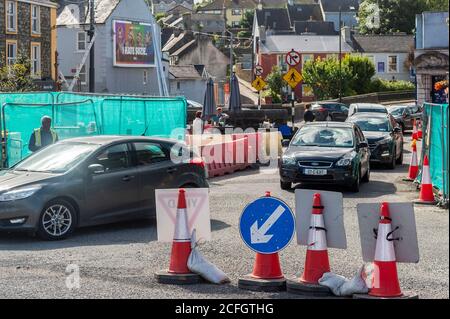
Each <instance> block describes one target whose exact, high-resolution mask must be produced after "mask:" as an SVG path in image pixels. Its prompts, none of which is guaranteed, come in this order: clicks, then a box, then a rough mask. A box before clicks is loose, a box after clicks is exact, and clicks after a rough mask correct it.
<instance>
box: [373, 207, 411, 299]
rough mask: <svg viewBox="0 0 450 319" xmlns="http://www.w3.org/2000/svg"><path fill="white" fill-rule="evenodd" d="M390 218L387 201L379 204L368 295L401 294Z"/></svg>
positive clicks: (386, 295) (387, 295) (397, 295)
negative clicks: (375, 242) (379, 210)
mask: <svg viewBox="0 0 450 319" xmlns="http://www.w3.org/2000/svg"><path fill="white" fill-rule="evenodd" d="M391 221H392V219H391V216H390V213H389V205H388V203H382V204H381V212H380V222H379V224H378V233H377V244H376V248H375V258H374V261H373V266H374V273H373V278H372V288H371V289H370V290H369V295H370V296H375V297H399V296H401V295H403V293H402V291H401V290H400V283H399V281H398V275H397V261H396V258H395V249H394V243H393V240H394V239H393V238H392V223H391Z"/></svg>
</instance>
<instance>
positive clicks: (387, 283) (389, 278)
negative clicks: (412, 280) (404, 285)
mask: <svg viewBox="0 0 450 319" xmlns="http://www.w3.org/2000/svg"><path fill="white" fill-rule="evenodd" d="M373 267H374V280H373V282H372V289H370V291H369V295H371V296H376V297H399V296H402V295H403V293H402V291H401V290H400V284H399V281H398V276H397V264H396V262H395V261H394V262H391V261H388V262H382V261H374V262H373Z"/></svg>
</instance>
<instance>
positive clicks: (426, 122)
mask: <svg viewBox="0 0 450 319" xmlns="http://www.w3.org/2000/svg"><path fill="white" fill-rule="evenodd" d="M423 110H424V112H423V117H422V122H423V125H422V132H423V136H422V138H423V144H422V153H421V161H420V166H421V168H420V172H419V175H418V177H417V179H416V182H417V183H420V181H421V178H422V163H423V160H424V158H425V155H428V158H429V162H430V175H431V182H432V184H433V186H434V187H435V188H436V189H437V190H438V191H439V193H440V194H441V201H442V202H444V203H448V197H449V178H448V165H449V164H448V161H449V158H448V153H449V144H448V133H449V130H448V120H449V107H448V104H431V103H424V105H423Z"/></svg>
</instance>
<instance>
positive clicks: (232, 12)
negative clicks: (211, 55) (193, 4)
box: [197, 0, 257, 28]
mask: <svg viewBox="0 0 450 319" xmlns="http://www.w3.org/2000/svg"><path fill="white" fill-rule="evenodd" d="M256 6H257V3H256V2H255V1H254V0H214V1H213V2H211V3H209V4H207V5H205V6H202V7H199V8H198V9H197V12H198V13H200V14H214V15H218V16H222V17H223V18H224V20H225V22H226V25H227V26H229V27H232V28H239V27H240V26H241V20H242V18H243V17H244V14H245V12H246V11H253V10H254V9H255V8H256Z"/></svg>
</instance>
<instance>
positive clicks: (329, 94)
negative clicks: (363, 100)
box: [302, 58, 356, 100]
mask: <svg viewBox="0 0 450 319" xmlns="http://www.w3.org/2000/svg"><path fill="white" fill-rule="evenodd" d="M302 75H303V82H304V83H305V84H308V85H309V86H311V88H312V89H313V92H314V95H315V96H316V98H317V99H319V100H326V99H334V98H338V97H339V82H340V79H342V81H341V83H342V96H347V95H354V94H355V93H356V92H355V91H354V90H353V89H352V88H351V83H352V81H353V78H354V76H353V74H352V73H351V70H350V68H349V66H348V65H346V64H344V63H342V68H341V72H340V71H339V61H338V60H337V59H336V58H330V59H326V60H323V59H320V58H318V59H317V60H315V61H314V60H310V61H308V62H306V63H305V65H304V66H303V74H302Z"/></svg>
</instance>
